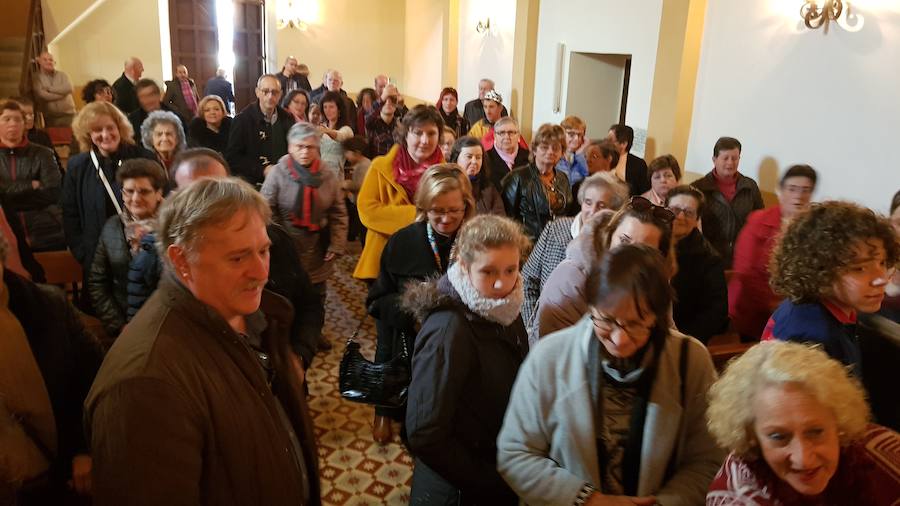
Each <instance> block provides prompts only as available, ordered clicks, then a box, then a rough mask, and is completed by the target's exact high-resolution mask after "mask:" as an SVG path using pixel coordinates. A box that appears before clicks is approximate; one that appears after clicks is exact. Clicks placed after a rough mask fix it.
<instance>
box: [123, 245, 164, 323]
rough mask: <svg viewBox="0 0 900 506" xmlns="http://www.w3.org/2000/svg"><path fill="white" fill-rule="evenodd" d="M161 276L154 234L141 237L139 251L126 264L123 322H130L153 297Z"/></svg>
mask: <svg viewBox="0 0 900 506" xmlns="http://www.w3.org/2000/svg"><path fill="white" fill-rule="evenodd" d="M160 276H162V261H160V259H159V255H158V254H157V253H156V234H145V235H144V237H141V244H140V249H139V250H138V252H137V254H136V255H134V258H133V259H132V260H131V262H129V264H128V282H127V284H126V286H125V294H126V297H125V300H126V304H127V308H126V310H125V321H129V322H130V321H131V319H132V318H134V315H135V314H137V312H138V309H140V308H141V306H143V305H144V302H147V299H149V298H150V296H151V295H153V291H154V290H156V285H158V284H159V278H160Z"/></svg>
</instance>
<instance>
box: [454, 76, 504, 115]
mask: <svg viewBox="0 0 900 506" xmlns="http://www.w3.org/2000/svg"><path fill="white" fill-rule="evenodd" d="M493 89H494V81H493V80H491V79H488V78H486V77H485V78H484V79H482V80H481V81H478V98H475V99H472V100H469V101H468V102H466V106H465V108H463V116H464V117H465V118H466V121H468V122H469V124H470V125H474V124H475V123H478V121H479V120H482V119H484V104H483V102H484V96H485V95H486V94H487V92H489V91H492V90H493ZM500 116H501V117H503V116H509V112H508V111H507V110H506V106H505V105H503V104H500Z"/></svg>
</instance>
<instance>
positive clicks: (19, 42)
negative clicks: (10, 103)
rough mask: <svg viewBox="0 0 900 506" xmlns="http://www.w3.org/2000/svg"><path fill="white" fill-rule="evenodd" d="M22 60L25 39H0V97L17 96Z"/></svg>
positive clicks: (23, 57)
mask: <svg viewBox="0 0 900 506" xmlns="http://www.w3.org/2000/svg"><path fill="white" fill-rule="evenodd" d="M24 59H25V37H2V38H0V97H3V98H7V97H14V96H17V95H19V81H20V79H21V77H22V63H23V60H24Z"/></svg>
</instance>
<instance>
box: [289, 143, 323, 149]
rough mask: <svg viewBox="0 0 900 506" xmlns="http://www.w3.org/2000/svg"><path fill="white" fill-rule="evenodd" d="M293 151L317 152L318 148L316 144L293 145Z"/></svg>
mask: <svg viewBox="0 0 900 506" xmlns="http://www.w3.org/2000/svg"><path fill="white" fill-rule="evenodd" d="M293 149H294V150H295V151H318V150H319V146H318V145H316V144H294V146H293Z"/></svg>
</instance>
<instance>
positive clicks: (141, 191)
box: [122, 188, 155, 197]
mask: <svg viewBox="0 0 900 506" xmlns="http://www.w3.org/2000/svg"><path fill="white" fill-rule="evenodd" d="M154 191H155V190H148V189H147V188H138V189H134V188H123V189H122V195H125V196H126V197H133V196H134V194H137V195H138V196H139V197H146V196H147V195H150V194H151V193H153V192H154Z"/></svg>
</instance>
